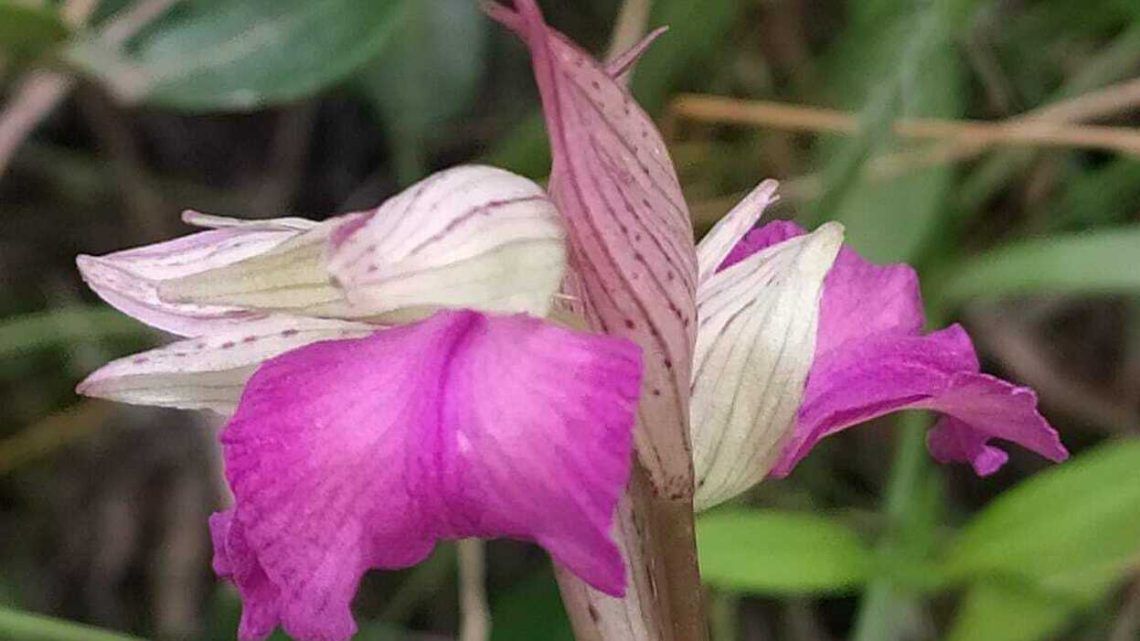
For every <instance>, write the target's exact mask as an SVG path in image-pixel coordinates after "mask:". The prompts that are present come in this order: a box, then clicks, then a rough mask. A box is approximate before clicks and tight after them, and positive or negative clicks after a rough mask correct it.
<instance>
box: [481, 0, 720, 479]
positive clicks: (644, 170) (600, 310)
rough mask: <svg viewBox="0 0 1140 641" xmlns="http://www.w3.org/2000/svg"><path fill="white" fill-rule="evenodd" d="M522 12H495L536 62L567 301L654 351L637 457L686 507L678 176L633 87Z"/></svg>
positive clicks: (690, 258) (688, 311)
mask: <svg viewBox="0 0 1140 641" xmlns="http://www.w3.org/2000/svg"><path fill="white" fill-rule="evenodd" d="M514 6H515V9H514V10H510V9H507V8H505V7H503V6H502V5H498V4H492V5H491V8H490V9H489V10H490V12H491V15H492V16H493V17H495V18H496V19H498V20H500V21H501V22H503V23H504V24H506V25H507V26H508V27H509V28H511V29H513V30H515V31H516V32H518V33H519V35H520V36H521V37H522V39H523V40H524V41H525V42H526V44H527V46H528V48H529V49H530V53H531V57H532V59H533V66H534V73H535V79H536V81H537V83H538V88H539V92H540V94H541V97H542V106H543V114H544V116H545V118H546V127H547V131H548V133H549V136H550V142H551V151H552V154H553V158H554V163H553V166H552V168H551V174H550V194H551V197H552V198H553V200H554V202H555V204H556V205H557V206H558V209H559V211H560V212H562V215H563V216H565V218H566V227H567V231H568V240H569V244H570V267H571V270H572V274H570V276H569V278H568V279H567V282H568V286H567V290H568V291H567V293H568V294H569V295H570V299H571V300H572V301H575V302H578V303H580V305H578V306H577V308H576V309H575V311H576V312H580V313H581V314H583V315H584V316H585V318H586V319H587V321H588V322H589V323H590V326H591V327H592V328H593V329H595V330H598V331H604V332H605V333H607V334H611V335H616V336H624V337H626V338H629V339H630V340H633V341H635V342H636V343H638V344H639V345H641V346H642V348H643V349H644V350H645V354H646V367H645V387H646V392H647V393H646V395H645V398H644V400H643V402H642V405H641V418H642V421H641V425H642V429H639V433H638V448H637V450H638V454H639V456H640V457H641V461H642V463H643V464H644V465H645V467H646V469H647V471H648V473H649V475H650V476H651V478H652V480H653V482H654V485H655V487H656V488H657V489H658V491H660V492H661V493H663V494H674V495H677V496H683V495H685V494H686V493H689V492H691V491H692V478H691V475H688V474H685V473H684V472H683V470H685V469H686V468H690V467H691V452H690V448H689V445H688V443H687V434H688V425H687V420H686V417H687V416H688V394H689V384H690V380H689V376H690V368H691V361H692V353H693V343H694V341H695V329H696V327H695V326H696V324H695V322H694V317H695V315H696V311H695V310H696V299H695V288H696V279H697V267H696V254H695V250H694V246H693V231H692V221H691V219H690V217H689V211H688V207H687V206H686V205H685V200H684V197H683V196H682V194H681V188H680V185H679V184H678V181H677V175H676V172H675V171H674V168H673V164H672V162H671V161H670V159H669V154H668V152H667V151H666V149H665V143H664V141H663V140H662V138H661V134H660V133H659V132H658V131H657V128H656V127H655V126H654V125H653V121H652V120H651V119H650V118H649V116H648V115H647V114H646V113H645V112H644V111H643V110H642V109H641V108H640V107H639V106H638V105H637V103H636V102H635V101H634V99H633V97H632V96H631V95H630V94H629V91H628V90H627V89H626V88H625V86H624V85H623V84H622V83H621V82H620V81H618V80H615V78H614V77H612V76H611V75H610V74H609V73H607V70H606V68H605V67H604V66H603V65H602V64H600V63H599V62H598V61H596V60H594V59H593V58H591V57H590V56H589V55H588V54H587V53H586V52H584V51H582V50H581V49H580V48H579V47H577V46H576V45H574V44H573V43H571V42H570V41H569V40H568V39H567V38H566V37H565V36H564V35H562V34H560V33H558V32H557V31H555V30H553V29H551V28H550V27H549V26H548V25H547V24H546V23H545V22H544V21H543V18H542V15H541V13H540V11H539V9H538V6H537V4H536V3H535V2H534V0H518V1H516V2H515V3H514ZM636 53H640V51H639V50H635V54H636ZM619 67H620V64H619Z"/></svg>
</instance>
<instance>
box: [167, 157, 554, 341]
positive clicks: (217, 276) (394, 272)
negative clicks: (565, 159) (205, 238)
mask: <svg viewBox="0 0 1140 641" xmlns="http://www.w3.org/2000/svg"><path fill="white" fill-rule="evenodd" d="M565 260H566V259H565V249H564V247H563V232H562V228H561V224H560V221H559V218H558V214H557V211H556V210H555V209H554V205H553V204H552V203H551V202H550V200H549V199H548V198H547V197H546V195H545V193H544V192H543V191H542V189H541V188H540V187H539V186H538V185H536V184H534V183H533V182H531V181H529V180H527V179H525V178H522V177H520V176H516V175H514V174H511V173H509V172H506V171H503V170H500V169H494V168H491V167H481V166H463V167H456V168H454V169H450V170H447V171H442V172H439V173H437V174H434V175H432V176H429V177H428V178H426V179H424V180H422V181H420V182H419V183H417V184H415V185H413V186H411V187H409V188H408V189H407V190H405V191H404V192H402V193H400V194H398V195H397V196H395V197H393V198H391V199H389V200H388V201H386V202H384V203H383V204H382V205H381V206H380V207H379V208H377V209H375V210H373V211H370V212H366V213H355V214H348V215H345V216H341V217H338V218H336V219H332V220H329V221H326V222H325V223H322V224H320V225H318V226H317V227H314V228H312V229H311V230H309V231H307V232H305V233H304V234H301V235H299V236H297V237H296V238H293V239H292V240H290V242H288V243H283V244H282V245H280V246H279V247H277V248H275V250H274V251H271V252H267V253H264V254H261V255H258V256H255V257H253V258H251V259H249V260H245V261H241V262H238V263H234V264H232V265H229V266H226V267H223V268H221V269H217V270H211V271H208V272H203V273H200V274H195V275H192V276H189V277H187V278H182V279H178V280H176V281H171V282H168V283H164V284H163V287H162V289H161V291H160V294H161V295H162V296H163V297H164V298H167V299H170V300H175V301H182V302H194V303H198V304H210V305H230V306H237V307H241V308H245V309H250V310H257V311H261V312H267V311H275V312H286V313H289V314H293V315H303V316H314V317H323V318H342V319H362V320H370V321H379V322H384V323H389V322H403V321H408V320H414V319H417V318H422V317H424V316H426V315H428V314H430V313H431V312H432V311H434V310H436V309H438V308H440V307H451V308H464V307H467V308H475V309H480V310H485V311H497V312H529V313H532V314H537V315H543V314H545V313H546V311H547V310H548V309H549V306H550V300H551V297H552V296H553V294H554V293H555V292H556V291H557V288H558V284H559V282H560V281H561V279H562V274H563V272H564V269H565Z"/></svg>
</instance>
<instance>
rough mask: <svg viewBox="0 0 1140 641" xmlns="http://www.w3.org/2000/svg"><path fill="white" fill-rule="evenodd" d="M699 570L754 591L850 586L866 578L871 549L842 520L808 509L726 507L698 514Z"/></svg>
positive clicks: (710, 579)
mask: <svg viewBox="0 0 1140 641" xmlns="http://www.w3.org/2000/svg"><path fill="white" fill-rule="evenodd" d="M697 551H698V553H699V555H700V562H701V575H702V577H703V579H704V581H705V582H706V583H708V584H709V585H711V586H713V587H716V588H720V589H723V590H729V591H734V592H746V593H750V594H771V595H784V594H815V593H830V592H843V591H848V590H851V589H852V588H854V587H856V586H858V585H859V584H860V583H862V582H863V581H865V580H866V579H867V578H868V575H869V572H870V569H871V565H872V563H871V553H870V551H869V550H868V549H867V547H866V546H865V545H864V544H863V542H862V541H861V540H860V539H859V537H858V536H857V535H856V534H855V533H854V532H852V531H851V530H849V529H847V528H846V527H845V526H843V525H842V524H840V523H838V522H836V521H834V520H832V519H828V518H824V517H820V516H814V515H810V514H795V513H790V512H774V511H761V510H724V511H716V512H712V513H710V514H706V515H704V516H701V517H700V518H699V519H698V520H697Z"/></svg>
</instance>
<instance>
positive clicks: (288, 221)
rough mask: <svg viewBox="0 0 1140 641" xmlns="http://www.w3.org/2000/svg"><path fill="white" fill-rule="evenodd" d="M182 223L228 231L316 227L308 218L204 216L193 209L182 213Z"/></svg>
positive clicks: (294, 229) (302, 229)
mask: <svg viewBox="0 0 1140 641" xmlns="http://www.w3.org/2000/svg"><path fill="white" fill-rule="evenodd" d="M182 222H184V223H186V224H187V225H194V226H195V227H205V228H207V229H228V228H230V227H247V228H258V229H273V230H281V231H308V230H310V229H312V228H313V227H316V226H317V224H318V223H317V221H315V220H309V219H308V218H295V217H289V218H258V219H248V218H231V217H229V216H218V215H216V214H206V213H203V212H200V211H194V210H193V209H187V210H186V211H184V212H182Z"/></svg>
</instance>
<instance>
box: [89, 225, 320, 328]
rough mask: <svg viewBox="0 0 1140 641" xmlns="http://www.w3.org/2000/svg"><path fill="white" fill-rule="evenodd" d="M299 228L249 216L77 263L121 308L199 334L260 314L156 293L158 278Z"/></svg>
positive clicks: (260, 246) (221, 261)
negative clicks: (245, 220)
mask: <svg viewBox="0 0 1140 641" xmlns="http://www.w3.org/2000/svg"><path fill="white" fill-rule="evenodd" d="M191 218H193V217H191ZM298 233H300V231H299V229H297V228H295V227H293V226H287V225H279V224H277V223H276V222H275V221H273V220H266V221H256V222H253V221H251V222H250V223H249V224H245V225H240V226H239V225H235V226H229V227H225V228H218V229H213V230H210V231H203V232H198V233H196V234H191V235H190V236H185V237H182V238H178V239H175V240H170V241H166V242H162V243H155V244H152V245H145V246H143V247H137V248H134V249H128V250H124V251H119V252H115V253H112V254H107V255H104V256H79V257H78V258H77V259H76V263H77V264H78V266H79V272H80V274H81V275H82V276H83V280H84V281H86V282H87V284H88V285H89V286H90V287H91V289H92V290H94V291H95V293H96V294H98V295H99V296H100V298H102V299H103V300H105V301H107V302H108V303H110V304H111V305H112V306H113V307H115V308H116V309H118V310H119V311H122V312H123V313H125V314H127V315H129V316H132V317H134V318H137V319H138V320H140V321H142V322H144V323H146V324H148V325H151V326H152V327H156V328H158V329H161V330H164V331H168V332H171V333H174V334H180V335H183V336H198V335H202V334H205V333H207V332H210V331H213V330H216V329H223V328H232V327H234V326H236V325H240V324H243V323H245V322H247V321H249V320H251V319H256V318H259V317H261V316H264V315H263V314H258V313H254V312H250V311H247V310H243V309H240V308H238V307H233V306H225V305H211V304H205V305H203V304H196V303H175V302H170V301H166V300H163V299H162V298H161V297H160V296H159V293H158V290H159V287H160V285H161V283H163V282H164V281H169V280H172V279H176V278H180V277H185V276H189V275H191V274H196V273H199V272H203V271H208V270H211V269H216V268H218V267H223V266H225V265H230V264H233V263H236V262H239V261H242V260H245V259H248V258H250V257H253V256H257V255H259V254H263V253H265V252H268V251H270V250H272V249H273V248H275V247H277V246H278V245H280V244H282V243H284V242H286V241H288V240H289V239H290V238H293V237H294V236H296V235H297V234H298Z"/></svg>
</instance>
